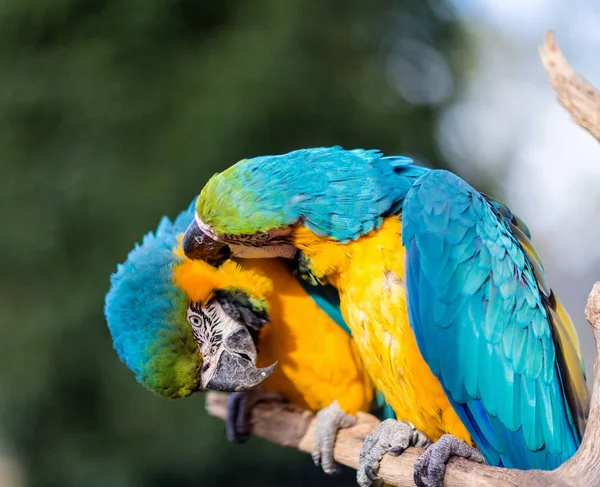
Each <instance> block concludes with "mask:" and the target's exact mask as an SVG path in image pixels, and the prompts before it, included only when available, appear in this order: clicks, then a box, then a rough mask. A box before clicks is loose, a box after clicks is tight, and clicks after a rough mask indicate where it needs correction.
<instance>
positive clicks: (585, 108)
mask: <svg viewBox="0 0 600 487" xmlns="http://www.w3.org/2000/svg"><path fill="white" fill-rule="evenodd" d="M540 55H541V58H542V61H543V63H544V66H545V67H546V70H547V71H548V74H549V75H550V78H551V83H552V87H553V88H554V90H555V91H556V93H557V95H558V99H559V101H560V103H561V104H562V105H563V106H564V107H565V108H566V109H567V111H568V112H569V113H570V114H571V116H572V117H573V120H574V121H575V122H576V123H577V124H578V125H580V126H582V127H583V128H585V129H586V130H587V131H588V132H590V133H591V134H592V135H593V136H594V137H595V138H596V139H598V140H600V94H599V93H598V92H597V91H596V90H595V89H594V88H593V87H592V86H591V85H589V84H588V83H587V82H586V81H584V80H583V78H581V77H580V76H579V75H578V74H577V73H576V72H575V71H574V70H573V68H571V66H570V65H569V64H568V62H567V61H566V59H565V57H564V56H563V54H562V53H561V51H560V49H559V47H558V44H557V42H556V41H555V40H554V36H553V34H552V32H549V33H548V34H547V36H546V39H545V43H544V46H543V47H542V48H541V49H540ZM586 318H587V320H588V321H589V323H590V324H591V326H592V330H593V333H594V340H595V343H596V359H595V363H594V388H593V394H592V399H591V407H590V415H589V419H588V424H587V428H586V431H585V435H584V438H583V442H582V444H581V446H580V448H579V450H578V451H577V453H576V454H575V455H574V456H573V457H572V458H571V459H570V460H569V461H568V462H566V463H565V464H564V465H562V466H560V467H559V468H558V469H556V470H553V471H539V470H528V471H523V470H516V469H501V468H495V467H490V466H486V465H480V464H477V463H473V462H470V461H467V460H463V459H459V460H452V461H451V462H450V463H449V465H448V468H447V470H446V477H445V482H444V485H445V486H446V487H466V486H469V487H496V486H499V485H502V486H515V487H516V486H527V487H585V486H589V487H597V486H600V282H597V283H596V284H595V285H594V287H593V289H592V291H591V293H590V296H589V298H588V303H587V306H586ZM226 402H227V395H226V394H223V393H217V392H209V393H207V395H206V409H207V410H208V412H209V414H211V415H212V416H216V417H218V418H221V419H225V417H226ZM378 424H379V421H378V420H377V419H376V418H375V417H373V416H371V415H368V414H361V415H360V416H359V421H358V423H357V424H356V426H353V427H352V428H348V429H344V430H341V431H340V432H339V433H338V436H337V442H336V446H335V451H334V456H335V459H336V461H337V462H339V463H341V464H343V465H347V466H349V467H352V468H356V467H357V466H358V455H359V451H360V448H361V445H362V443H363V441H364V439H365V436H366V435H367V434H368V433H369V432H371V431H372V430H373V429H374V428H375V427H376V426H377V425H378ZM251 426H252V431H253V434H255V435H256V436H259V437H261V438H264V439H266V440H268V441H271V442H273V443H276V444H279V445H282V446H286V447H289V448H296V449H298V450H300V451H304V452H310V451H311V448H312V444H313V439H314V428H315V419H314V416H313V415H312V414H310V413H308V412H306V411H302V410H300V409H298V408H295V407H293V406H290V405H285V404H281V403H264V404H258V405H257V406H256V408H254V409H253V411H252V413H251ZM421 453H422V450H418V449H415V448H409V449H408V450H407V451H406V452H404V453H403V454H402V455H400V456H399V457H392V456H389V455H388V456H386V457H384V459H383V461H382V462H381V469H380V471H379V474H380V476H381V477H382V478H383V480H384V481H385V482H386V483H387V484H389V485H393V486H397V487H413V486H414V482H413V464H414V462H415V460H416V459H417V458H418V456H419V455H420V454H421Z"/></svg>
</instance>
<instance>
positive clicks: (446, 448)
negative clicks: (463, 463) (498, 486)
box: [414, 435, 486, 487]
mask: <svg viewBox="0 0 600 487" xmlns="http://www.w3.org/2000/svg"><path fill="white" fill-rule="evenodd" d="M453 456H456V457H461V458H466V459H467V460H471V461H473V462H477V463H486V461H485V459H484V458H483V455H482V454H481V452H480V451H479V450H478V449H477V448H473V447H472V446H469V445H467V443H465V442H464V441H462V440H459V439H458V438H456V436H452V435H443V436H442V437H441V438H440V439H439V440H438V441H436V442H435V443H434V444H433V445H431V446H430V447H429V448H427V450H426V451H425V453H423V455H421V456H420V457H419V458H418V460H417V461H416V462H415V472H414V480H415V484H417V486H418V487H442V486H443V485H444V472H445V471H446V464H447V463H448V460H450V457H453ZM423 477H426V478H427V482H424V481H423Z"/></svg>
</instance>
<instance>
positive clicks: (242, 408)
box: [225, 389, 285, 443]
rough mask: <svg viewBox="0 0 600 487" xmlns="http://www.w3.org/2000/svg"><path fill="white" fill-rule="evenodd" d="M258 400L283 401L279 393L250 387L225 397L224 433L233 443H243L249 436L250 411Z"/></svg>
mask: <svg viewBox="0 0 600 487" xmlns="http://www.w3.org/2000/svg"><path fill="white" fill-rule="evenodd" d="M259 402H285V399H284V398H283V396H281V395H280V394H277V393H274V392H265V391H263V390H261V389H251V390H249V391H243V392H233V393H232V394H230V395H229V397H228V398H227V420H226V421H225V434H226V435H227V439H228V440H229V441H232V442H233V443H245V442H246V441H248V438H250V424H249V420H250V411H252V408H253V407H254V406H256V405H257V404H258V403H259Z"/></svg>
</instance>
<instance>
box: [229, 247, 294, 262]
mask: <svg viewBox="0 0 600 487" xmlns="http://www.w3.org/2000/svg"><path fill="white" fill-rule="evenodd" d="M229 250H230V251H231V254H232V255H234V256H236V257H240V258H242V259H268V258H272V257H283V258H285V259H291V258H292V257H294V254H295V253H296V248H295V247H294V246H293V245H273V246H266V247H253V246H245V245H236V244H229Z"/></svg>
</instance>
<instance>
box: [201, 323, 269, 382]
mask: <svg viewBox="0 0 600 487" xmlns="http://www.w3.org/2000/svg"><path fill="white" fill-rule="evenodd" d="M255 363H256V347H255V346H254V342H253V340H252V337H251V336H250V333H249V331H248V329H247V328H246V327H245V326H242V325H239V324H238V325H237V326H235V327H234V329H233V330H232V331H231V333H229V334H228V335H226V336H225V337H224V340H223V344H222V351H221V353H220V354H219V356H218V361H217V365H216V367H215V369H214V373H213V374H212V375H211V377H210V379H209V380H208V381H207V382H206V383H205V384H202V385H203V387H204V388H205V389H212V390H215V391H225V392H239V391H247V390H249V389H253V388H255V387H257V386H259V385H260V384H261V383H262V382H264V381H265V380H266V379H268V378H269V376H270V375H271V374H272V373H273V371H274V370H275V366H276V365H277V362H275V363H274V364H272V365H270V366H268V367H265V368H264V369H259V368H257V367H256V365H255Z"/></svg>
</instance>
